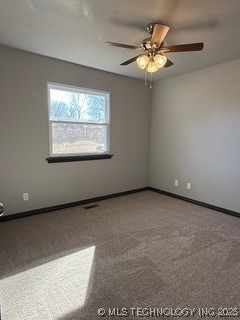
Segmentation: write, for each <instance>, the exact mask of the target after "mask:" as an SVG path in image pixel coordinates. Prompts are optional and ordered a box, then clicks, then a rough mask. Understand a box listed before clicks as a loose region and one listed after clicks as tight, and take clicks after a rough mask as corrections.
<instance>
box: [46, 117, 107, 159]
mask: <svg viewBox="0 0 240 320" xmlns="http://www.w3.org/2000/svg"><path fill="white" fill-rule="evenodd" d="M51 125H52V152H53V154H74V153H103V152H106V151H107V126H106V125H90V124H77V123H76V124H73V123H52V124H51Z"/></svg>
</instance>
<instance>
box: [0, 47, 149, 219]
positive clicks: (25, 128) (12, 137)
mask: <svg viewBox="0 0 240 320" xmlns="http://www.w3.org/2000/svg"><path fill="white" fill-rule="evenodd" d="M47 82H55V83H60V84H67V85H74V86H80V87H85V88H92V89H97V90H103V91H109V92H110V95H111V133H110V143H111V153H113V154H114V156H113V158H112V159H111V160H95V161H85V162H68V163H53V164H49V163H48V162H47V161H46V158H47V157H48V156H49V142H48V106H47V103H48V102H47V101H48V99H47ZM0 92H1V94H0V96H1V103H0V119H1V125H0V202H2V203H3V204H4V206H5V214H6V215H8V214H13V213H18V212H23V211H28V210H32V209H37V208H43V207H48V206H53V205H57V204H64V203H68V202H73V201H78V200H82V199H87V198H91V197H96V196H102V195H106V194H111V193H116V192H121V191H126V190H130V189H135V188H141V187H146V186H148V166H149V161H148V157H149V132H150V101H151V96H150V91H149V89H148V88H146V87H145V86H144V83H143V81H141V80H136V79H132V78H128V77H124V76H120V75H115V74H111V73H107V72H103V71H99V70H95V69H91V68H86V67H82V66H79V65H75V64H71V63H67V62H63V61H60V60H55V59H51V58H47V57H44V56H39V55H35V54H31V53H27V52H24V51H19V50H15V49H11V48H8V47H4V46H0ZM26 192H29V201H26V202H24V201H23V199H22V198H23V193H26Z"/></svg>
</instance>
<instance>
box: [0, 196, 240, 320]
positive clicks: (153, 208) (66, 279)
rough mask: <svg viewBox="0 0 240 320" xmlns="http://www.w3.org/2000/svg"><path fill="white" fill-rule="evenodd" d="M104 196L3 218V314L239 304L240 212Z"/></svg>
mask: <svg viewBox="0 0 240 320" xmlns="http://www.w3.org/2000/svg"><path fill="white" fill-rule="evenodd" d="M98 204H99V207H97V208H93V209H89V210H86V209H84V208H83V207H81V206H79V207H74V208H71V209H67V210H62V211H55V212H51V213H46V214H42V215H38V216H33V217H29V218H23V219H18V220H14V221H9V222H4V223H1V224H0V245H1V252H0V273H1V280H0V305H1V312H2V320H35V319H36V320H37V319H39V320H40V319H41V320H66V319H69V320H70V319H71V320H73V319H75V320H76V319H102V318H101V317H100V316H98V314H97V312H98V308H105V311H106V313H109V311H110V312H114V311H112V310H113V308H119V309H118V310H117V309H115V313H117V312H118V313H119V314H120V313H122V315H123V314H125V315H126V313H127V314H128V315H129V316H128V317H127V318H129V319H131V318H132V319H134V318H135V319H136V318H138V317H137V315H136V312H137V311H133V310H135V309H130V308H142V309H143V308H150V307H152V308H154V307H155V308H158V309H160V308H173V309H176V308H183V307H188V308H191V309H193V308H195V309H196V310H195V314H194V316H193V315H192V316H191V317H188V319H191V318H194V319H200V316H199V314H198V312H199V309H198V308H214V310H216V312H218V311H219V310H218V308H222V307H225V308H228V309H229V310H230V308H240V299H239V298H240V219H239V218H236V217H232V216H228V215H225V214H223V213H219V212H215V211H212V210H209V209H205V208H202V207H199V206H196V205H193V204H190V203H186V202H183V201H180V200H177V199H173V198H170V197H167V196H163V195H160V194H157V193H154V192H151V191H147V192H141V193H137V194H132V195H129V196H124V197H119V198H115V199H110V200H105V201H101V202H99V203H98ZM109 308H110V310H109ZM122 308H123V309H122ZM124 308H127V309H124ZM139 310H140V311H141V309H139ZM153 310H155V309H153ZM147 311H148V309H145V311H144V310H142V314H144V312H146V313H145V315H147ZM131 312H132V313H131ZM134 312H135V317H133V313H134ZM158 312H160V311H158ZM165 313H167V311H166V310H165ZM168 315H169V314H168ZM107 318H111V319H112V318H113V317H108V316H106V317H104V319H107ZM139 318H141V319H143V318H144V317H140V316H139ZM145 318H146V319H149V318H151V317H145ZM152 318H156V317H154V315H153V317H152ZM160 318H163V317H160ZM164 318H165V319H178V317H173V316H166V317H164ZM179 318H180V317H179ZM184 318H186V317H181V319H184ZM216 318H220V317H218V316H216V317H214V319H216ZM221 319H223V318H221ZM225 319H226V318H225ZM232 319H233V318H232Z"/></svg>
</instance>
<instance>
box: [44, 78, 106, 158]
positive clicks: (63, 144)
mask: <svg viewBox="0 0 240 320" xmlns="http://www.w3.org/2000/svg"><path fill="white" fill-rule="evenodd" d="M48 99H49V140H50V141H49V143H50V157H76V156H80V157H83V156H89V155H96V156H99V155H106V154H108V153H109V93H107V92H101V91H95V90H90V89H84V88H77V87H70V86H64V85H58V84H50V83H49V84H48ZM90 160H91V159H90Z"/></svg>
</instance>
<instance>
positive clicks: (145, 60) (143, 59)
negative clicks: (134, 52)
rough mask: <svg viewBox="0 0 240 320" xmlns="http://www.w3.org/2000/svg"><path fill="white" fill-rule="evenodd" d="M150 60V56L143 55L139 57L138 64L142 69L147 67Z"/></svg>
mask: <svg viewBox="0 0 240 320" xmlns="http://www.w3.org/2000/svg"><path fill="white" fill-rule="evenodd" d="M148 62H149V57H148V56H146V55H142V56H140V57H138V58H137V64H138V66H139V68H141V69H145V68H146V66H147V64H148Z"/></svg>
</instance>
